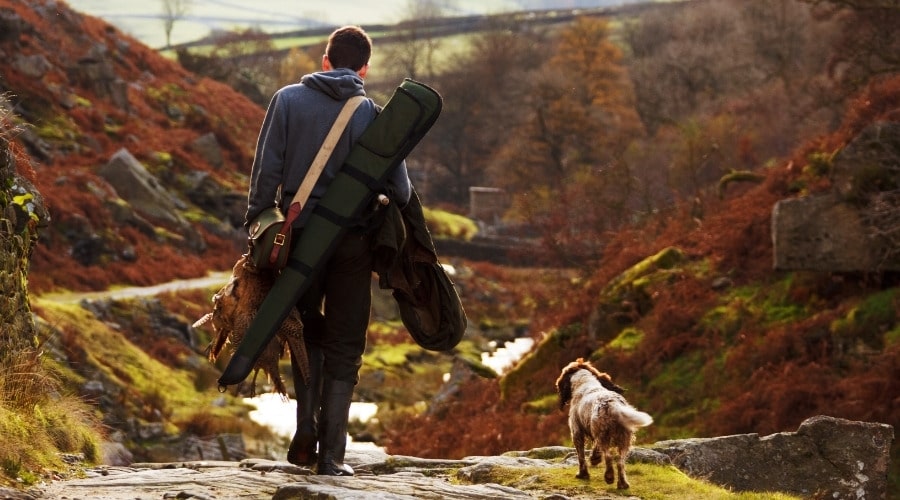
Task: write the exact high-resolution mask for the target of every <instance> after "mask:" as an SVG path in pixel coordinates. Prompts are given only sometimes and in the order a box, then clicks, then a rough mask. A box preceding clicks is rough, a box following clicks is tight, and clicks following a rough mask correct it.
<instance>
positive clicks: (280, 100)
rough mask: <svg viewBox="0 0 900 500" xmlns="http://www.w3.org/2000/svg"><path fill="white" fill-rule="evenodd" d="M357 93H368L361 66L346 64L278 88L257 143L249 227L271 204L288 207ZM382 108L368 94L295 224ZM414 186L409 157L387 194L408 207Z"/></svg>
mask: <svg viewBox="0 0 900 500" xmlns="http://www.w3.org/2000/svg"><path fill="white" fill-rule="evenodd" d="M357 95H361V96H364V95H366V92H365V90H364V89H363V80H362V78H360V76H359V75H358V74H357V73H356V72H355V71H353V70H350V69H345V68H339V69H335V70H332V71H321V72H317V73H312V74H309V75H305V76H304V77H303V78H301V79H300V83H298V84H293V85H288V86H286V87H283V88H281V89H279V90H278V91H277V92H276V93H275V95H274V96H273V97H272V100H271V102H270V103H269V107H268V109H267V110H266V116H265V119H264V120H263V124H262V129H261V130H260V133H259V139H258V141H257V144H256V155H255V156H254V158H253V168H252V170H251V173H250V191H249V194H248V199H247V213H246V215H245V220H244V226H245V227H248V226H249V225H250V222H249V221H252V220H253V219H254V218H255V217H256V216H257V215H258V214H259V213H260V212H261V211H263V210H264V209H266V208H269V207H272V206H275V205H276V204H277V205H279V206H280V207H281V209H282V210H283V211H286V210H287V205H288V204H290V201H291V199H292V198H293V196H294V193H295V192H296V191H297V189H298V188H299V186H300V183H301V182H302V181H303V177H304V176H305V175H306V173H307V171H308V170H309V166H310V164H311V163H312V161H313V158H314V157H315V156H316V153H318V151H319V147H320V146H321V145H322V143H323V142H324V141H325V136H326V135H328V131H329V130H330V129H331V125H332V124H333V123H334V121H335V119H336V118H337V115H338V114H339V113H340V111H341V108H342V107H343V105H344V101H346V100H347V99H349V98H350V97H353V96H357ZM378 111H379V107H378V106H377V105H376V104H375V102H374V101H372V100H371V99H366V100H365V101H363V103H362V104H360V106H359V108H357V110H356V111H355V112H354V114H353V117H352V118H351V119H350V122H349V123H348V124H347V128H346V130H345V131H344V134H343V135H342V136H341V138H340V140H338V143H337V145H336V146H335V149H334V152H332V154H331V158H329V160H328V163H326V164H325V169H324V170H323V172H322V174H321V176H320V177H319V180H318V182H317V183H316V185H315V187H314V188H313V191H312V194H310V197H309V200H308V201H307V203H306V204H305V205H304V206H303V211H302V212H301V214H300V216H299V217H298V218H297V220H296V221H295V222H294V227H295V228H299V227H303V225H304V224H305V223H306V221H307V220H308V219H309V217H310V214H312V210H313V208H315V206H316V204H317V202H318V200H319V199H320V198H321V197H322V195H323V194H325V191H326V189H327V187H328V184H330V183H331V180H332V179H334V177H335V175H336V174H337V172H338V171H339V170H340V168H341V165H343V163H344V159H345V158H346V157H347V155H348V154H349V153H350V148H351V147H352V146H353V144H355V143H356V141H357V139H359V136H360V135H362V133H363V131H364V130H365V129H366V127H367V126H368V125H369V123H371V122H372V120H374V119H375V116H376V115H377V114H378ZM279 188H280V190H281V193H280V196H279ZM411 190H412V188H411V185H410V182H409V176H408V174H407V170H406V162H403V163H402V164H401V165H400V166H399V167H398V168H397V169H396V170H395V171H394V173H393V175H392V176H391V177H390V178H389V180H388V183H387V186H386V193H385V194H387V195H388V197H389V198H390V199H391V201H392V202H394V203H398V204H399V206H401V207H402V206H404V205H405V204H406V203H407V202H408V201H409V198H410V194H411Z"/></svg>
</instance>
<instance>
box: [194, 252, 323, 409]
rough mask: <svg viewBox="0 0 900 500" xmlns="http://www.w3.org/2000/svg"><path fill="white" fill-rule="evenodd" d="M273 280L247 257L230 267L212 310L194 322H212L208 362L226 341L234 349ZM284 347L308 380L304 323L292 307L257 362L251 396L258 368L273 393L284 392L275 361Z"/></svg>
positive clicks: (253, 391)
mask: <svg viewBox="0 0 900 500" xmlns="http://www.w3.org/2000/svg"><path fill="white" fill-rule="evenodd" d="M274 281H275V278H274V276H272V275H271V274H270V273H268V272H260V271H257V270H256V268H254V267H253V266H252V265H251V264H249V263H247V258H246V256H241V258H240V259H238V261H237V262H236V263H235V265H234V269H232V273H231V279H229V280H228V283H227V284H225V286H223V287H222V288H221V289H219V291H218V292H216V294H215V295H213V298H212V302H213V311H212V312H211V313H207V314H205V315H204V316H203V317H202V318H200V319H198V320H197V321H196V322H195V323H194V328H197V327H200V326H202V325H204V324H206V323H209V322H212V327H213V330H214V331H215V333H216V335H215V337H214V338H213V340H212V341H211V342H210V345H209V348H208V351H209V352H208V357H209V360H210V361H215V360H216V358H217V357H218V356H219V354H220V353H221V351H222V348H223V347H225V345H226V344H230V345H231V346H232V349H233V348H234V347H235V346H237V345H238V344H239V343H240V341H241V339H242V338H243V336H244V333H245V332H246V331H247V328H248V327H249V326H250V322H251V321H253V317H254V316H255V315H256V311H257V310H258V309H259V305H260V304H261V303H262V301H263V299H265V297H266V294H267V293H268V291H269V289H271V288H272V283H273V282H274ZM286 349H290V350H291V352H292V353H294V355H295V357H296V358H297V362H298V363H300V373H301V374H302V375H303V379H304V382H308V381H309V380H308V379H309V361H308V359H307V355H306V345H305V344H304V342H303V322H302V321H301V320H300V312H299V311H297V310H296V309H293V310H291V312H290V314H289V315H288V317H287V318H286V319H285V320H284V323H282V324H281V327H280V329H279V330H278V334H277V335H276V336H275V338H273V339H272V341H271V342H269V345H267V346H266V348H265V350H264V351H263V353H262V354H261V355H260V356H259V359H258V360H257V361H256V365H255V366H254V368H253V379H252V381H251V382H252V385H251V387H250V394H251V396H253V395H255V394H256V377H257V375H258V374H259V371H260V370H262V371H263V372H264V373H265V374H266V376H267V377H268V379H269V380H270V381H271V382H272V384H273V386H274V389H275V391H276V392H278V393H280V394H282V395H287V388H286V387H285V385H284V381H283V380H282V378H281V373H280V371H279V369H278V363H279V361H280V360H281V358H282V357H283V356H284V354H285V352H286Z"/></svg>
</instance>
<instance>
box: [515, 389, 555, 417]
mask: <svg viewBox="0 0 900 500" xmlns="http://www.w3.org/2000/svg"><path fill="white" fill-rule="evenodd" d="M522 409H524V410H525V411H528V412H531V413H539V414H541V415H548V414H550V413H553V412H555V411H558V410H559V396H557V395H556V394H547V395H545V396H542V397H540V398H538V399H534V400H532V401H528V402H526V403H525V404H523V405H522Z"/></svg>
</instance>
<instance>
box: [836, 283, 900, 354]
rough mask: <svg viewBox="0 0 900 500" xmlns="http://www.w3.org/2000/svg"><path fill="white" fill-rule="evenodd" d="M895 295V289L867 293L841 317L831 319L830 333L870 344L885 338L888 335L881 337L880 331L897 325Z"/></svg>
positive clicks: (878, 342)
mask: <svg viewBox="0 0 900 500" xmlns="http://www.w3.org/2000/svg"><path fill="white" fill-rule="evenodd" d="M896 296H897V290H896V289H890V290H883V291H881V292H878V293H874V294H872V295H869V296H868V297H866V299H865V300H863V301H862V302H861V303H860V304H859V305H857V306H856V307H854V308H852V309H850V311H849V312H848V313H847V314H846V315H845V316H844V317H843V318H839V319H836V320H835V321H832V323H831V325H830V327H829V330H830V331H831V334H832V335H834V336H836V337H839V338H843V339H859V340H862V341H864V342H866V343H868V344H872V345H876V344H880V342H882V341H883V340H887V339H888V336H883V337H882V335H881V332H889V331H890V330H891V329H893V328H895V327H896V326H897V312H896V311H897V305H896ZM876 347H877V345H876Z"/></svg>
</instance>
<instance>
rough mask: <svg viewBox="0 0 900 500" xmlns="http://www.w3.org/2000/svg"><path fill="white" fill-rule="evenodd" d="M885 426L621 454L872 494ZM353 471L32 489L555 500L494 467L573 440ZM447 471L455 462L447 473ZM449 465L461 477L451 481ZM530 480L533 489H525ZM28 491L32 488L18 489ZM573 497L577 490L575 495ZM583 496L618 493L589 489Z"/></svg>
mask: <svg viewBox="0 0 900 500" xmlns="http://www.w3.org/2000/svg"><path fill="white" fill-rule="evenodd" d="M893 437H894V432H893V428H892V427H890V426H888V425H884V424H877V423H864V422H851V421H848V420H842V419H837V418H832V417H825V416H819V417H813V418H811V419H808V420H806V421H805V422H803V424H801V425H800V427H799V429H798V430H797V432H785V433H779V434H773V435H771V436H767V437H763V438H760V437H759V436H757V435H756V434H742V435H735V436H724V437H719V438H708V439H683V440H677V441H662V442H659V443H656V444H655V445H653V447H652V448H650V449H648V448H632V450H631V453H630V454H629V455H628V462H630V463H633V462H643V463H653V464H660V465H675V466H676V467H678V468H679V469H681V470H682V471H684V472H685V473H686V474H688V475H690V476H694V477H696V478H700V479H704V480H707V481H710V482H712V483H716V484H719V485H721V486H723V487H726V488H728V489H732V490H735V491H768V492H771V491H779V492H784V493H792V494H795V495H799V496H802V497H804V498H811V497H816V498H854V499H863V498H865V499H881V498H886V496H887V468H888V465H889V462H890V446H891V442H892V441H893ZM345 460H346V462H347V463H348V464H349V465H351V466H352V467H353V468H354V470H355V471H356V476H354V477H328V476H317V475H314V474H312V471H310V470H309V469H308V468H305V467H297V466H294V465H291V464H289V463H287V462H282V461H272V460H264V459H256V458H254V459H244V460H241V461H240V462H236V461H219V460H205V461H178V462H168V463H136V464H131V466H130V467H112V466H105V467H99V468H96V469H92V470H90V471H88V473H87V477H85V478H82V479H75V480H70V481H57V482H52V483H49V484H44V485H41V486H39V487H37V488H35V489H34V490H33V491H28V492H26V493H27V494H31V495H35V496H36V497H37V498H53V499H56V498H104V499H107V500H132V499H134V498H273V499H279V500H289V499H305V498H340V499H342V500H345V499H366V500H368V499H376V500H399V499H404V500H405V499H423V498H424V499H475V500H481V499H488V498H541V499H557V500H564V499H566V498H568V497H567V496H565V495H563V494H562V493H556V492H552V491H550V492H547V491H544V487H541V485H540V484H538V483H536V482H535V481H537V480H538V479H537V478H531V479H525V480H523V481H522V482H521V483H517V484H515V485H514V487H510V486H502V485H498V484H496V483H495V481H496V480H497V479H496V478H497V477H498V476H497V474H491V471H492V470H494V469H500V471H494V472H503V471H506V470H510V469H516V468H527V469H528V470H529V471H533V470H535V469H542V470H543V469H552V468H566V469H567V470H568V471H571V473H572V474H573V475H574V472H575V470H576V467H577V464H576V462H575V458H574V449H573V448H569V447H565V446H548V447H544V448H536V449H533V450H529V451H515V452H509V453H505V454H504V455H502V456H485V457H477V456H475V457H466V458H464V459H462V460H449V459H448V460H442V459H426V458H417V457H408V456H391V455H387V454H385V453H384V452H383V451H381V450H379V449H377V448H369V447H365V448H356V447H353V446H351V447H350V448H348V450H347V456H346V458H345ZM454 471H456V472H455V473H454ZM452 474H455V477H456V479H459V480H460V481H452V479H453V477H452V476H451V475H452ZM529 488H533V489H529ZM21 498H34V497H21ZM577 498H586V496H579V497H577ZM591 498H595V499H600V498H602V499H612V498H622V497H621V496H618V495H609V496H607V495H603V494H602V492H601V491H596V492H592V494H591Z"/></svg>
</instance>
